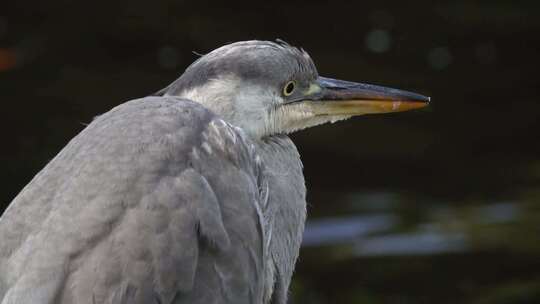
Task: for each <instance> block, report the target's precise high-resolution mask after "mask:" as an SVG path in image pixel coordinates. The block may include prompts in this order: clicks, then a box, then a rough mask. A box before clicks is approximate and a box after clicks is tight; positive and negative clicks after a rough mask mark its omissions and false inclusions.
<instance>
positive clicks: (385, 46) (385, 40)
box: [366, 29, 392, 53]
mask: <svg viewBox="0 0 540 304" xmlns="http://www.w3.org/2000/svg"><path fill="white" fill-rule="evenodd" d="M391 43H392V38H391V36H390V33H389V32H388V31H386V30H381V29H374V30H372V31H370V32H369V33H368V34H367V36H366V47H367V48H368V49H369V50H370V51H372V52H374V53H384V52H387V51H388V50H389V49H390V45H391Z"/></svg>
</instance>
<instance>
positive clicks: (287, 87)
mask: <svg viewBox="0 0 540 304" xmlns="http://www.w3.org/2000/svg"><path fill="white" fill-rule="evenodd" d="M295 88H296V82H295V81H294V80H291V81H289V82H287V84H286V85H285V87H283V95H285V96H290V95H291V94H292V93H293V92H294V89H295Z"/></svg>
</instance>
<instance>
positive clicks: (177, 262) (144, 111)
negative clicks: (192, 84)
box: [0, 97, 305, 304]
mask: <svg viewBox="0 0 540 304" xmlns="http://www.w3.org/2000/svg"><path fill="white" fill-rule="evenodd" d="M266 149H267V150H268V153H265V152H266V150H260V151H262V153H256V152H255V145H254V143H253V142H252V141H251V140H250V139H249V138H247V137H246V136H245V135H244V134H243V132H241V131H240V130H238V129H237V128H234V127H232V126H230V125H229V124H227V123H226V122H224V121H223V120H221V119H220V118H218V117H216V116H215V115H214V114H212V113H210V112H209V111H208V110H206V109H205V108H203V107H202V106H200V105H198V104H196V103H193V102H190V101H187V100H181V99H177V98H172V97H165V98H160V97H148V98H144V99H140V100H134V101H130V102H128V103H125V104H123V105H120V106H118V107H117V108H115V109H113V110H111V111H110V112H108V113H106V114H104V115H102V116H100V117H99V118H97V119H96V120H95V121H93V122H92V123H91V124H90V125H89V126H88V127H87V128H86V129H85V130H84V131H83V132H82V133H81V134H79V135H78V136H77V137H75V138H74V139H73V140H72V141H71V142H70V143H69V144H68V145H67V146H66V148H64V149H63V150H62V151H61V152H60V153H59V154H58V156H57V157H56V158H55V159H53V160H52V161H51V162H50V163H49V164H48V165H47V167H45V168H44V170H43V171H42V172H40V174H38V175H37V176H36V177H35V178H34V179H33V180H32V182H31V183H30V184H29V185H28V186H27V187H26V188H25V189H24V190H23V191H22V192H21V194H20V195H19V196H17V198H16V199H15V200H14V201H13V203H12V205H11V207H10V208H9V209H8V210H7V211H6V212H5V214H4V215H3V216H2V221H1V222H0V239H1V240H2V245H1V246H0V257H1V258H2V260H1V263H2V264H1V267H0V269H1V274H2V275H1V276H0V278H1V279H2V287H3V288H2V293H0V298H3V302H2V303H5V304H8V303H9V304H11V303H94V302H95V303H261V302H262V298H263V296H264V293H265V292H266V293H267V294H266V296H267V297H268V296H269V294H268V293H269V292H270V291H269V290H265V288H268V287H269V286H264V275H265V273H264V272H265V271H267V272H269V273H272V272H274V271H284V272H287V271H290V270H289V269H279V270H274V269H266V268H269V267H270V268H271V267H274V266H273V265H266V264H267V263H268V261H269V260H270V259H271V257H269V256H268V254H269V251H268V248H266V247H265V246H264V243H265V242H269V240H267V239H266V238H269V237H270V236H269V235H267V233H265V232H264V229H265V226H266V227H267V228H268V226H270V225H273V224H272V223H266V222H265V220H264V219H265V218H268V217H269V216H268V213H269V212H287V210H279V208H276V207H279V205H276V204H272V202H271V201H269V196H268V195H267V193H266V191H267V187H268V186H269V184H273V185H274V186H275V187H277V189H280V188H283V187H284V185H280V184H279V177H278V178H275V177H274V178H273V177H272V175H274V174H280V173H279V172H269V171H268V170H266V169H265V168H264V165H263V164H264V163H266V162H275V161H276V160H275V159H271V156H269V155H265V154H271V153H273V152H276V151H273V150H275V149H277V150H279V149H282V150H290V151H291V152H293V154H292V155H293V158H291V159H290V160H287V159H280V160H279V161H280V162H287V161H294V160H295V158H296V159H297V158H298V154H297V153H296V150H295V148H294V146H293V145H292V143H291V142H290V141H289V140H288V139H286V138H285V137H282V138H281V137H278V138H275V139H272V140H271V142H269V143H268V146H267V147H266ZM258 157H260V158H261V160H260V161H257V159H258ZM279 167H283V166H282V165H280V166H279ZM279 167H278V170H279ZM282 169H285V168H282ZM288 169H290V168H288ZM293 169H295V170H292V171H290V170H287V173H286V174H298V175H300V176H301V168H299V167H297V168H293ZM143 173H144V174H143ZM287 188H288V187H287ZM303 189H304V188H303V185H302V184H299V185H298V187H295V188H294V189H292V190H293V192H294V193H293V195H294V196H293V197H294V198H295V200H297V203H298V204H300V205H302V203H303V201H304V194H305V192H304V190H303ZM282 191H284V192H283V193H288V192H291V191H290V190H288V189H282ZM273 209H274V210H273ZM304 212H305V211H304V209H303V210H301V211H300V213H299V215H300V216H302V217H303V216H304ZM299 226H300V225H299ZM225 227H227V228H225ZM301 229H302V228H301V227H295V228H293V229H292V230H291V231H284V233H286V234H290V237H291V238H296V237H299V235H300V233H301ZM292 255H295V253H292ZM265 257H266V259H268V260H265ZM275 258H276V259H283V258H287V257H280V256H276V257H275ZM289 275H290V274H289ZM270 287H272V286H270ZM6 292H7V293H6ZM4 293H5V294H4ZM2 296H3V297H2Z"/></svg>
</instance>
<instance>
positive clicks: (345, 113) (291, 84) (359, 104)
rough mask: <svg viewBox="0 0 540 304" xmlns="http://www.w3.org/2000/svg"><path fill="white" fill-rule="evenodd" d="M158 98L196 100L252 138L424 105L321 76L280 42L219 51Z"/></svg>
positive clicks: (409, 96)
mask: <svg viewBox="0 0 540 304" xmlns="http://www.w3.org/2000/svg"><path fill="white" fill-rule="evenodd" d="M160 94H162V95H173V96H178V97H182V98H187V99H191V100H193V101H196V102H199V103H201V104H203V105H204V106H206V107H207V108H209V109H210V110H212V111H213V112H215V113H216V114H218V115H220V116H222V117H223V118H224V119H225V120H227V121H228V122H230V123H231V124H233V125H236V126H238V127H240V128H242V129H243V130H244V131H245V132H246V133H247V134H249V135H250V136H252V137H254V138H263V137H266V136H272V135H276V134H287V133H291V132H294V131H297V130H301V129H305V128H308V127H312V126H316V125H320V124H323V123H326V122H334V121H338V120H343V119H347V118H349V117H352V116H356V115H363V114H371V113H386V112H399V111H407V110H411V109H416V108H420V107H424V106H426V105H427V104H428V102H429V97H425V96H422V95H420V94H416V93H412V92H407V91H402V90H397V89H391V88H386V87H381V86H375V85H368V84H362V83H355V82H349V81H342V80H336V79H331V78H325V77H321V76H319V75H318V72H317V69H316V67H315V65H314V63H313V61H312V60H311V58H310V56H309V55H308V54H307V53H306V52H305V51H304V50H302V49H298V48H295V47H292V46H290V45H288V44H287V43H285V42H283V41H277V42H270V41H244V42H237V43H232V44H229V45H225V46H223V47H220V48H218V49H216V50H214V51H212V52H210V53H208V54H207V55H204V56H202V57H201V58H199V59H198V60H197V61H195V62H194V63H193V64H192V65H190V66H189V67H188V68H187V69H186V71H185V72H184V74H183V75H182V76H181V77H180V78H178V79H177V80H176V81H175V82H173V83H172V84H171V85H169V86H168V87H167V88H165V89H163V90H162V91H160Z"/></svg>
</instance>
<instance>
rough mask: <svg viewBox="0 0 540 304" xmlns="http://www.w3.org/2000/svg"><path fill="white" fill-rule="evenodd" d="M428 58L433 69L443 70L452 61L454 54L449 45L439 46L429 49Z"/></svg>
mask: <svg viewBox="0 0 540 304" xmlns="http://www.w3.org/2000/svg"><path fill="white" fill-rule="evenodd" d="M427 60H428V63H429V65H430V66H431V67H432V68H433V69H436V70H443V69H445V68H447V67H448V66H449V65H450V64H451V63H452V54H451V53H450V50H449V49H448V48H447V47H437V48H433V49H431V50H430V51H429V53H428V56H427Z"/></svg>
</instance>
